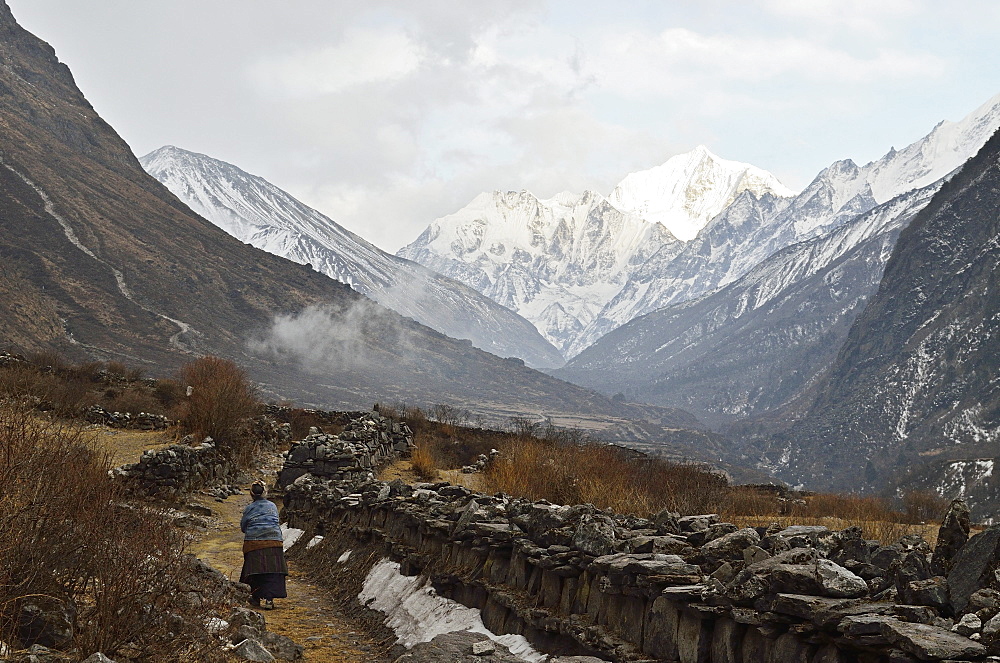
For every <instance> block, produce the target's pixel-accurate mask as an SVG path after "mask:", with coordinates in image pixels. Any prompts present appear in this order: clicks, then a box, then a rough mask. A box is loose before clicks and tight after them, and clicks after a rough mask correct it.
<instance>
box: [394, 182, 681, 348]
mask: <svg viewBox="0 0 1000 663" xmlns="http://www.w3.org/2000/svg"><path fill="white" fill-rule="evenodd" d="M680 246H681V242H679V241H678V240H677V239H676V238H675V237H673V235H671V234H670V232H669V231H668V230H667V229H666V228H665V227H664V226H663V225H662V224H659V223H649V222H646V221H644V220H642V219H640V218H638V217H636V216H634V215H632V214H628V213H624V212H622V211H620V210H618V209H616V208H615V207H614V206H612V205H611V204H610V203H609V202H608V201H607V200H606V199H605V198H604V197H603V196H601V195H600V194H597V193H594V192H590V191H588V192H585V193H584V194H583V195H581V196H573V195H571V194H560V195H558V196H556V197H554V198H552V199H550V200H539V199H538V198H536V197H535V196H533V195H531V194H530V193H528V192H526V191H521V192H515V191H508V192H501V191H495V192H493V193H484V194H481V195H479V196H478V197H477V198H476V199H475V200H473V201H472V203H470V204H469V205H468V206H466V207H465V208H463V209H462V210H459V211H458V212H456V213H455V214H452V215H449V216H446V217H443V218H441V219H437V220H436V221H434V222H432V223H431V224H430V226H429V227H428V228H427V229H426V230H425V231H424V232H423V233H422V234H421V235H420V237H418V238H417V239H416V241H414V242H413V243H411V244H409V245H408V246H405V247H403V248H402V249H400V251H399V252H398V255H400V256H402V257H405V258H409V259H411V260H414V261H416V262H419V263H421V264H423V265H426V266H428V267H430V268H432V269H434V270H436V271H438V272H440V273H442V274H445V275H446V276H449V277H451V278H454V279H457V280H459V281H462V282H463V283H465V284H467V285H469V286H471V287H473V288H475V289H477V290H479V291H480V292H481V293H483V294H484V295H486V296H487V297H490V298H491V299H493V300H494V301H496V302H498V303H500V304H501V305H503V306H506V307H507V308H510V309H511V310H514V311H517V312H518V313H519V314H520V315H522V316H524V317H525V318H527V319H528V320H530V321H531V322H533V323H534V324H535V325H536V326H537V327H538V329H539V331H541V332H542V334H543V335H544V336H545V337H546V338H547V339H549V340H550V341H551V342H552V343H553V344H554V345H556V347H559V348H560V349H564V348H566V347H567V346H568V345H569V344H570V343H572V341H573V340H574V338H575V337H576V334H577V333H578V332H579V331H580V329H582V328H583V327H584V326H585V325H587V324H588V323H590V322H591V320H593V319H594V317H595V316H596V315H597V313H598V312H599V311H600V310H601V308H602V307H603V306H604V304H605V303H606V302H607V301H608V300H609V299H610V298H611V297H613V296H614V295H615V293H617V292H618V290H619V289H620V288H621V287H622V285H623V284H624V283H625V282H626V280H627V278H628V276H629V275H630V273H631V272H632V271H633V270H635V269H636V268H638V267H639V266H641V265H642V264H643V263H644V262H645V261H646V260H647V259H648V258H649V257H650V256H652V255H653V254H654V253H657V252H660V251H667V252H669V251H671V248H670V247H678V248H679V247H680Z"/></svg>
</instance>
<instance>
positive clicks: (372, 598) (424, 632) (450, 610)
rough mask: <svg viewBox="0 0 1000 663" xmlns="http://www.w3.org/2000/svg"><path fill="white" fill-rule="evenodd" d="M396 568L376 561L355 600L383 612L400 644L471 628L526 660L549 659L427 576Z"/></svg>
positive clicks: (407, 644)
mask: <svg viewBox="0 0 1000 663" xmlns="http://www.w3.org/2000/svg"><path fill="white" fill-rule="evenodd" d="M399 568H400V567H399V564H397V563H396V562H393V561H390V560H387V559H384V560H382V561H381V562H378V563H377V564H375V566H373V567H372V569H371V571H370V572H369V573H368V577H367V578H365V583H364V586H363V587H362V589H361V593H360V594H358V600H360V601H361V602H362V603H363V604H364V605H366V606H368V607H369V608H371V609H373V610H378V611H379V612H382V613H385V615H386V620H385V623H386V626H388V627H390V628H391V629H392V630H393V632H394V633H395V634H396V637H397V642H399V643H400V644H402V645H403V646H405V647H407V648H410V647H412V646H413V645H415V644H417V643H419V642H429V641H431V640H433V639H434V637H435V636H438V635H442V634H444V633H454V632H456V631H472V632H474V633H482V634H483V635H485V636H487V637H489V638H490V639H491V640H493V641H494V642H498V643H500V644H502V645H504V646H505V647H507V648H508V649H510V650H511V652H513V653H514V655H515V656H519V657H520V658H522V659H524V660H526V661H531V662H532V663H536V662H538V663H540V662H541V661H545V660H546V659H547V658H548V657H547V656H546V655H544V654H541V653H539V652H538V651H536V650H535V649H533V648H532V647H531V645H529V644H528V641H527V639H525V637H524V636H523V635H499V636H498V635H496V634H495V633H493V632H492V631H490V630H489V629H488V628H486V626H485V625H484V624H483V620H482V617H481V616H480V614H479V611H478V610H476V609H475V608H467V607H465V606H464V605H462V604H460V603H456V602H455V601H452V600H450V599H446V598H444V597H443V596H439V595H438V593H437V592H435V591H434V588H433V587H431V586H430V583H429V582H428V581H427V579H426V578H421V577H419V576H404V575H403V574H401V573H400V572H399Z"/></svg>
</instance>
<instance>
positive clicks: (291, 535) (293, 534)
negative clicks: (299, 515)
mask: <svg viewBox="0 0 1000 663" xmlns="http://www.w3.org/2000/svg"><path fill="white" fill-rule="evenodd" d="M303 534H305V531H304V530H301V529H296V528H294V527H289V526H288V523H282V524H281V541H282V543H281V548H282V549H283V550H288V549H289V548H291V547H292V546H294V545H295V543H296V542H297V541H298V540H299V539H300V538H301V537H302V535H303Z"/></svg>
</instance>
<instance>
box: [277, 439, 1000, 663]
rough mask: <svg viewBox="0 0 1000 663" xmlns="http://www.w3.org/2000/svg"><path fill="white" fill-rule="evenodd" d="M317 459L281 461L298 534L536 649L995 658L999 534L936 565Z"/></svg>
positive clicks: (679, 655) (663, 657)
mask: <svg viewBox="0 0 1000 663" xmlns="http://www.w3.org/2000/svg"><path fill="white" fill-rule="evenodd" d="M321 447H323V448H328V449H329V448H331V447H330V442H329V441H328V440H322V441H321V440H320V436H310V438H308V439H307V440H305V441H304V442H303V443H302V444H301V445H299V446H297V447H295V448H293V450H292V452H291V453H290V454H289V467H290V468H292V469H293V470H294V471H293V472H290V473H287V474H286V473H283V474H282V476H283V480H282V483H283V484H284V486H283V487H285V490H286V495H285V516H286V518H287V520H288V521H289V524H290V525H291V526H293V527H298V528H302V529H305V530H307V531H309V532H310V533H312V534H334V533H336V534H339V535H340V536H344V535H345V534H347V535H352V536H353V537H356V538H357V539H358V540H359V541H363V542H369V543H371V542H372V541H374V542H375V543H381V544H382V545H383V546H384V549H385V551H386V554H387V556H390V557H392V558H393V559H394V560H396V561H398V562H400V563H401V564H402V567H403V571H404V572H405V573H408V574H419V573H423V574H426V575H427V576H428V577H429V578H430V579H431V581H432V582H433V584H434V586H435V588H436V589H437V590H438V591H439V592H440V593H441V594H442V595H444V596H448V597H450V598H453V599H455V600H458V601H460V602H461V603H464V604H465V605H468V606H470V607H476V608H479V609H480V610H481V611H482V617H483V620H484V622H485V623H486V625H487V627H489V628H490V629H491V630H493V631H494V632H497V633H522V634H524V635H526V636H527V637H528V639H529V640H531V641H532V642H534V643H535V644H536V646H539V647H540V648H541V649H543V650H549V651H558V652H559V653H569V654H596V655H600V656H602V657H605V658H608V659H610V660H613V661H643V660H645V661H649V660H657V661H683V662H685V663H702V662H704V663H757V662H761V663H767V662H773V663H779V662H780V663H798V662H801V663H851V662H858V663H876V662H879V663H882V662H885V663H890V662H891V663H907V662H912V661H921V660H922V661H930V660H932V661H941V660H976V659H983V658H984V657H986V656H987V653H988V651H989V653H993V652H995V651H996V650H997V649H998V643H995V642H993V641H994V639H995V638H996V637H997V635H998V633H1000V617H998V616H997V612H998V610H1000V592H997V591H995V590H994V589H983V588H984V587H985V586H986V585H989V584H994V585H995V584H997V582H998V581H997V579H996V577H995V574H994V575H993V576H991V575H990V574H991V573H993V570H994V569H996V568H997V560H998V559H1000V555H998V554H997V549H998V548H1000V530H988V531H987V532H986V533H984V534H982V535H979V536H977V537H975V538H974V539H972V540H971V542H970V543H969V544H967V545H965V546H964V547H962V546H961V543H962V541H959V542H958V546H954V547H953V548H952V549H951V552H949V553H948V556H945V557H940V558H938V559H932V558H931V555H930V548H929V546H928V545H927V544H926V542H924V541H923V540H922V539H920V538H919V537H907V538H904V539H902V540H901V541H900V542H899V543H896V544H893V545H889V546H881V545H879V544H878V543H876V542H871V541H866V540H864V539H863V538H862V536H861V532H860V531H859V530H857V529H856V528H849V529H846V530H843V531H839V532H836V531H829V530H827V529H826V528H823V527H790V528H786V529H781V528H775V527H772V528H766V529H765V528H760V529H757V528H744V529H738V528H737V527H735V526H734V525H731V524H727V523H720V522H719V521H718V518H717V517H715V516H713V515H700V516H689V517H683V518H682V517H679V516H677V515H676V514H671V513H668V512H663V513H660V514H657V515H656V516H655V517H653V518H651V519H648V520H647V519H642V518H635V517H630V516H620V515H615V514H610V513H604V512H601V511H599V510H597V509H595V508H594V507H593V506H590V505H576V506H559V505H553V504H549V503H547V502H531V501H527V500H520V499H513V498H510V497H506V496H486V495H481V494H476V493H472V492H470V491H469V490H467V489H466V488H464V487H461V486H454V485H450V484H448V483H436V484H417V485H415V486H408V485H406V484H403V483H402V482H399V481H395V482H392V483H384V482H379V481H374V480H371V479H367V478H363V477H362V478H360V479H358V478H356V476H355V471H354V470H351V471H349V472H343V476H345V477H348V476H349V477H350V478H349V479H345V480H336V479H332V478H323V477H319V476H316V475H313V474H309V473H305V474H302V473H300V471H301V470H303V469H304V463H305V461H304V460H302V459H303V458H305V457H306V456H307V454H305V452H304V451H301V452H299V455H298V456H296V455H295V450H296V449H298V448H303V449H309V450H312V449H318V448H321ZM334 448H335V449H336V451H337V452H338V455H342V453H341V452H345V450H346V448H347V447H346V446H337V443H334ZM310 453H312V452H311V451H310ZM294 458H299V460H295V459H294ZM310 459H311V460H312V461H313V463H314V464H313V466H312V467H313V468H314V469H318V468H325V467H327V466H325V465H323V464H322V463H324V462H325V461H324V460H322V459H320V458H319V457H318V456H310ZM337 462H346V461H344V460H340V459H338V460H337ZM361 466H363V463H362V462H359V463H357V464H356V465H355V466H354V467H361ZM337 471H338V472H339V471H341V470H337ZM328 476H329V473H328ZM333 476H337V475H336V474H334V475H333ZM286 482H287V483H286ZM966 523H967V520H966ZM966 531H967V529H966ZM983 537H986V538H985V539H984V538H983ZM959 538H961V537H959ZM956 549H957V550H958V555H957V556H956V557H955V558H954V559H952V558H951V557H950V555H951V554H954V552H955V550H956ZM969 551H973V552H969ZM984 551H986V552H984ZM942 566H944V567H951V566H953V567H954V568H952V569H951V572H950V573H949V575H948V576H947V578H946V577H945V576H943V575H938V576H935V575H934V571H935V567H937V569H938V570H939V571H941V568H942ZM941 572H942V573H943V571H941ZM969 578H972V580H971V581H969ZM949 583H950V584H951V585H952V589H951V591H949ZM959 617H960V619H957V618H959ZM956 620H957V623H956ZM992 660H1000V659H992Z"/></svg>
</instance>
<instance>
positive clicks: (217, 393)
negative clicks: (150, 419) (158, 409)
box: [180, 357, 258, 445]
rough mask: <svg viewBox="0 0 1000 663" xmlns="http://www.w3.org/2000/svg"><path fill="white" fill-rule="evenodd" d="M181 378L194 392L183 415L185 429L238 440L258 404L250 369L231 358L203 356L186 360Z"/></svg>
mask: <svg viewBox="0 0 1000 663" xmlns="http://www.w3.org/2000/svg"><path fill="white" fill-rule="evenodd" d="M180 378H181V382H182V383H183V384H184V385H185V386H186V387H188V388H189V389H190V392H191V395H190V396H188V397H187V399H186V401H185V405H186V407H185V412H184V416H183V417H182V418H181V423H182V426H183V427H184V429H185V430H186V431H187V432H189V433H199V434H201V435H209V436H211V437H212V438H213V439H215V440H217V441H219V442H222V443H225V444H230V445H232V444H236V443H237V442H238V441H239V439H240V437H241V434H242V432H243V428H244V427H243V423H244V422H245V421H246V420H247V419H248V418H250V417H252V416H253V415H254V414H255V413H256V411H257V408H258V398H257V389H256V387H254V385H253V383H252V382H250V379H249V377H247V374H246V371H244V370H243V369H242V368H240V367H239V366H237V365H236V363H235V362H232V361H230V360H228V359H222V358H220V357H202V358H200V359H196V360H194V361H192V362H189V363H187V364H185V365H184V366H183V367H182V368H181V375H180Z"/></svg>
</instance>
